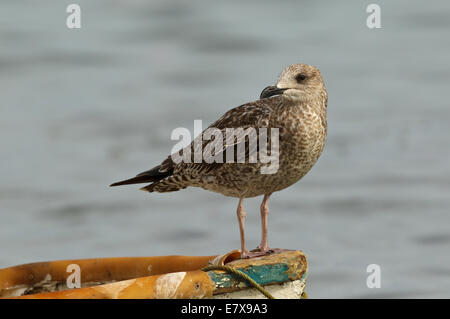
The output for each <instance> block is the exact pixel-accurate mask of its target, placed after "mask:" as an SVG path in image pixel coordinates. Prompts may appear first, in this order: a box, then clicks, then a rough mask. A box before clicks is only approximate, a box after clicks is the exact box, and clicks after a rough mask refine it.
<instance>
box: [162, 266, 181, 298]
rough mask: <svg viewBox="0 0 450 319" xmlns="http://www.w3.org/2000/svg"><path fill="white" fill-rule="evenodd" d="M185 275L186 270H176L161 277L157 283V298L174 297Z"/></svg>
mask: <svg viewBox="0 0 450 319" xmlns="http://www.w3.org/2000/svg"><path fill="white" fill-rule="evenodd" d="M185 276H186V272H174V273H170V274H166V275H162V276H161V277H159V278H158V279H157V280H156V283H155V298H158V299H170V298H174V297H175V296H176V293H177V289H178V287H179V286H180V284H181V282H182V281H183V279H184V277H185Z"/></svg>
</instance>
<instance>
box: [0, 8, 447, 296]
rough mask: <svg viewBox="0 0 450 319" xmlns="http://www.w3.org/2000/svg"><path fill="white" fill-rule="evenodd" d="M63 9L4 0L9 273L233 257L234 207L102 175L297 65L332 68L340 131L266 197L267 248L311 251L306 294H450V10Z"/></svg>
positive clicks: (3, 198)
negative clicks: (374, 15) (147, 259)
mask: <svg viewBox="0 0 450 319" xmlns="http://www.w3.org/2000/svg"><path fill="white" fill-rule="evenodd" d="M69 3H71V2H68V1H56V0H55V1H48V0H47V1H39V3H36V2H35V1H2V2H1V3H0V48H1V49H0V93H1V97H0V108H1V109H0V110H1V113H0V152H1V153H0V157H1V165H0V174H1V179H0V267H8V266H12V265H16V264H21V263H28V262H35V261H45V260H56V259H72V258H89V257H108V256H153V255H169V254H184V255H214V254H220V253H225V252H227V251H229V250H232V249H236V248H239V235H238V234H239V233H238V224H237V219H236V215H235V210H236V206H237V200H236V199H232V198H227V197H224V196H222V195H219V194H215V193H210V192H206V191H203V190H201V189H197V188H192V189H187V190H184V191H181V192H176V193H169V194H151V195H149V194H147V193H144V192H141V191H138V187H136V186H128V187H122V188H109V187H108V185H109V184H110V183H111V182H114V181H117V180H120V179H123V178H127V177H131V176H133V175H134V174H136V173H139V172H141V171H143V170H146V169H149V168H151V167H153V166H154V165H156V164H158V163H159V162H160V161H161V160H162V159H164V158H165V157H166V156H167V155H168V154H169V152H170V150H171V148H172V146H173V145H174V144H175V141H171V140H170V134H171V132H172V130H173V129H174V128H177V127H187V128H189V129H191V130H192V129H193V121H194V119H202V120H203V122H204V125H209V123H211V122H213V121H214V120H215V119H217V118H218V117H219V116H220V115H222V114H223V113H224V112H225V111H227V110H228V109H230V108H232V107H234V106H238V105H240V104H243V103H245V102H248V101H251V100H254V99H257V98H258V96H259V93H260V91H261V90H262V89H263V88H264V87H265V86H267V85H270V84H273V83H274V82H275V80H276V76H277V75H278V73H279V72H280V71H281V69H282V68H283V67H284V66H286V65H289V64H292V63H299V62H300V63H308V64H313V65H316V66H318V67H319V68H320V69H321V71H322V74H323V77H324V80H325V83H326V86H327V89H328V93H329V104H328V123H329V135H328V140H327V145H326V148H325V151H324V153H323V155H322V157H321V158H320V160H319V162H318V163H317V164H316V165H315V167H314V168H313V169H312V171H311V172H310V173H309V174H308V175H307V176H306V177H305V178H304V179H303V180H302V181H301V182H299V183H297V184H296V185H294V186H292V187H290V188H288V189H286V190H283V191H281V192H279V193H276V194H274V195H273V196H272V198H271V201H270V217H269V244H270V245H271V246H272V247H285V248H295V249H302V250H303V251H304V252H305V253H306V254H307V257H308V260H309V276H308V286H307V291H308V293H309V295H310V297H311V298H324V297H330V298H362V297H375V298H389V297H398V298H409V297H412V298H419V297H425V298H428V297H439V298H443V297H450V214H449V207H450V196H449V193H450V162H449V156H450V149H449V144H450V143H449V141H450V127H449V117H450V108H449V103H448V98H447V97H446V95H447V93H448V90H449V79H450V64H449V56H450V42H449V41H448V38H449V31H450V19H449V17H450V3H449V2H448V1H433V2H424V1H406V0H403V1H378V2H376V3H378V4H380V6H381V10H382V12H381V18H382V28H381V29H374V30H371V29H368V28H367V27H366V18H367V15H368V14H367V13H366V6H367V5H368V4H369V3H371V2H368V1H345V2H344V1H342V2H338V1H321V2H319V1H315V2H313V1H283V2H281V1H278V2H275V1H272V2H269V1H256V0H254V1H245V2H242V1H226V2H225V1H223V2H221V3H213V2H206V1H189V2H187V1H171V2H169V1H162V0H161V1H143V0H142V1H137V0H133V1H87V0H86V1H85V0H83V1H81V0H78V1H76V3H78V4H80V6H81V10H82V28H81V29H79V30H69V29H67V28H66V25H65V20H66V17H67V13H66V12H65V9H66V6H67V5H68V4H69ZM260 200H261V198H257V199H250V200H246V201H245V202H244V203H245V208H246V210H247V222H246V227H247V228H246V231H247V232H246V235H247V240H248V244H249V246H250V247H255V246H256V245H257V243H258V242H259V236H260V220H259V203H260ZM369 264H378V265H380V267H381V288H380V289H368V288H367V286H366V278H367V276H368V275H369V274H368V273H367V272H366V267H367V266H368V265H369Z"/></svg>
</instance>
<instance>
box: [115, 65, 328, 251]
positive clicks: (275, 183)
mask: <svg viewBox="0 0 450 319" xmlns="http://www.w3.org/2000/svg"><path fill="white" fill-rule="evenodd" d="M326 110H327V92H326V89H325V86H324V83H323V81H322V76H321V74H320V71H319V70H318V69H317V68H315V67H313V66H311V65H307V64H294V65H291V66H288V67H286V68H285V69H284V70H283V71H282V72H281V73H280V75H279V76H278V81H277V84H276V85H273V86H268V87H266V88H265V89H264V90H263V91H262V92H261V96H260V99H259V100H257V101H254V102H250V103H247V104H244V105H241V106H238V107H236V108H234V109H231V110H229V111H228V112H226V113H225V114H224V115H223V116H222V117H221V118H220V119H219V120H217V121H216V122H214V123H213V124H211V125H210V126H209V128H216V129H219V130H221V131H222V132H225V130H226V129H227V128H243V129H248V128H255V129H256V130H258V129H261V128H266V129H267V131H268V134H267V135H270V133H269V131H270V129H272V128H275V129H278V133H279V150H278V153H277V154H275V155H278V161H279V162H278V169H277V170H276V171H275V172H273V173H271V174H267V173H266V174H264V173H262V171H261V168H262V167H264V166H267V164H263V163H262V162H261V161H257V162H256V163H254V162H249V160H248V159H249V157H250V156H251V155H252V153H255V152H256V153H258V152H261V150H260V148H259V147H258V148H256V149H251V148H250V146H249V147H245V159H246V160H245V162H244V163H239V162H236V161H235V162H234V163H227V162H226V161H225V160H224V163H217V162H214V163H211V162H210V161H209V162H208V163H207V162H206V161H205V160H204V159H203V160H201V161H200V162H199V163H195V162H194V161H191V162H190V163H187V162H179V161H176V160H175V155H178V154H180V153H178V154H177V153H174V154H172V155H170V156H169V157H168V158H167V159H166V160H164V161H163V162H162V163H161V164H160V165H158V166H156V167H154V168H152V169H151V170H148V171H145V172H143V173H140V174H139V175H137V176H136V177H133V178H130V179H127V180H124V181H121V182H117V183H114V184H112V185H111V186H118V185H126V184H137V183H151V184H149V185H147V186H145V187H143V188H141V189H142V190H145V191H147V192H161V193H163V192H173V191H177V190H180V189H183V188H186V187H188V186H195V187H201V188H203V189H206V190H210V191H213V192H217V193H221V194H223V195H225V196H231V197H236V198H239V204H238V208H237V216H238V220H239V230H240V237H241V257H242V258H246V257H247V258H249V257H254V256H261V255H264V254H268V253H270V252H272V251H273V250H271V249H270V248H269V247H268V243H267V216H268V213H269V209H268V202H269V197H270V195H271V194H272V193H273V192H276V191H279V190H282V189H284V188H286V187H288V186H290V185H292V184H294V183H295V182H297V181H298V180H300V179H301V178H302V177H303V176H304V175H305V174H306V173H307V172H308V171H309V170H310V169H311V168H312V166H313V165H314V164H315V163H316V161H317V159H318V158H319V156H320V154H321V153H322V150H323V147H324V145H325V138H326V135H327V119H326ZM207 130H208V129H206V130H205V131H207ZM205 131H203V132H202V134H200V135H199V137H197V138H196V139H195V140H194V141H192V143H191V144H190V145H189V146H187V147H186V148H184V149H183V152H185V151H188V150H190V151H191V154H192V158H193V156H194V155H193V154H194V151H195V150H196V149H197V148H198V147H199V143H198V141H199V140H198V139H200V141H201V142H200V145H201V146H202V147H203V149H205V147H207V145H208V144H209V143H214V139H209V138H204V139H202V137H204V135H203V134H204V133H205ZM241 137H242V136H241ZM238 140H239V137H237V138H236V139H233V142H232V143H231V144H230V141H229V140H228V139H227V140H226V134H225V133H224V134H223V143H221V145H222V144H223V148H222V150H221V151H222V152H223V153H226V152H227V151H228V150H229V149H230V148H234V147H235V146H236V144H238V143H244V146H245V141H246V140H247V141H248V140H249V137H248V136H247V137H245V136H244V140H243V141H242V139H241V141H240V142H239V141H238ZM215 142H217V141H215ZM221 142H222V141H221ZM272 143H275V141H272V140H271V139H270V138H269V139H268V145H272ZM259 145H260V144H259ZM268 149H269V150H270V147H268ZM269 153H270V152H269ZM215 154H217V152H216V153H215ZM270 155H274V154H270ZM260 195H264V198H263V201H262V204H261V209H260V213H261V229H262V236H261V243H260V244H259V246H258V247H257V249H256V250H252V251H248V250H247V248H246V246H245V236H244V219H245V211H244V209H243V206H242V202H243V200H244V198H249V197H255V196H260Z"/></svg>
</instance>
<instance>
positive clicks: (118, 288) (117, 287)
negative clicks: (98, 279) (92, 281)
mask: <svg viewBox="0 0 450 319" xmlns="http://www.w3.org/2000/svg"><path fill="white" fill-rule="evenodd" d="M135 281H136V279H130V280H124V281H118V282H114V283H112V284H107V285H102V286H98V287H93V288H94V289H95V290H97V291H98V292H100V293H102V294H104V295H106V296H108V297H109V298H111V299H117V298H118V297H119V294H120V293H121V292H122V290H124V289H125V288H127V287H129V286H130V285H132V284H134V282H135Z"/></svg>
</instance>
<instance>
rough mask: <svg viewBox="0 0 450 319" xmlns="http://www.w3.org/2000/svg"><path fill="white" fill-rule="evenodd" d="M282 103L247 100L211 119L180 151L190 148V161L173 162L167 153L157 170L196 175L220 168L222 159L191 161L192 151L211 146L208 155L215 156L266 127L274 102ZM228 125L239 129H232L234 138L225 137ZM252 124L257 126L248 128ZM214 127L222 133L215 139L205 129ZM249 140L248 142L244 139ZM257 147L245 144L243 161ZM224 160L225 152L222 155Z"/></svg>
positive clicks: (267, 100)
mask: <svg viewBox="0 0 450 319" xmlns="http://www.w3.org/2000/svg"><path fill="white" fill-rule="evenodd" d="M280 103H282V101H281V98H279V97H273V98H269V99H262V100H257V101H254V102H250V103H247V104H244V105H241V106H238V107H236V108H234V109H231V110H229V111H228V112H226V113H225V114H224V115H223V116H222V117H221V118H220V119H218V120H217V121H216V122H214V123H212V124H211V125H210V126H209V127H208V128H206V129H205V130H204V131H203V132H202V134H200V135H199V136H197V137H196V138H195V139H194V140H193V141H192V142H191V144H190V145H189V146H187V147H185V148H184V149H183V150H182V152H181V151H180V152H179V154H182V153H183V154H184V152H186V151H189V150H190V154H191V162H190V163H184V162H181V163H175V162H174V160H173V158H174V154H172V155H171V156H169V157H168V158H167V159H166V160H164V161H163V162H162V164H161V168H160V171H161V172H164V171H170V170H173V175H176V174H184V173H187V174H189V175H195V174H196V173H207V172H211V170H214V169H217V168H219V167H220V166H221V165H223V163H216V162H214V163H207V162H206V161H205V159H204V157H203V156H202V161H201V162H200V163H195V162H194V153H195V151H198V150H199V148H200V147H201V148H202V150H203V151H205V150H208V151H209V150H210V151H211V152H210V153H211V155H213V156H216V155H219V156H221V154H218V153H224V155H225V154H226V153H227V149H229V148H231V147H234V148H235V146H236V145H237V144H239V143H243V142H245V141H246V140H247V141H248V139H249V138H251V136H253V134H254V133H255V131H257V129H258V128H262V127H266V128H270V123H271V117H272V116H273V115H274V109H275V108H276V106H277V105H279V104H280ZM227 128H228V129H229V128H235V129H239V128H240V129H242V130H235V133H236V134H235V136H234V139H232V140H230V139H229V138H227V134H226V130H227ZM251 128H254V129H256V130H249V129H251ZM211 129H217V130H220V132H221V133H222V134H221V136H222V140H221V141H218V140H216V139H215V138H212V139H211V137H210V136H209V135H208V130H211ZM269 137H270V136H269ZM247 144H248V143H247ZM257 151H258V149H257V147H253V148H252V147H246V148H245V154H244V157H245V161H247V160H248V159H249V158H250V157H251V156H254V155H255V153H256V152H257ZM234 153H235V154H234V156H235V157H234V160H235V162H236V161H237V158H236V156H237V154H236V153H237V152H236V150H235V152H234ZM223 159H224V161H225V156H223Z"/></svg>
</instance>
